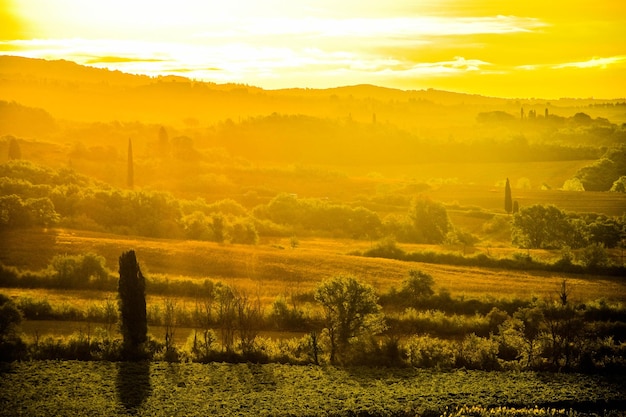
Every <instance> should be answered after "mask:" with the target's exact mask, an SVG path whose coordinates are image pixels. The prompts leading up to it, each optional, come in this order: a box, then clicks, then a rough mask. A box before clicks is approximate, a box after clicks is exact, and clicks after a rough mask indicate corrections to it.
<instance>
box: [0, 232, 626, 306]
mask: <svg viewBox="0 0 626 417" xmlns="http://www.w3.org/2000/svg"><path fill="white" fill-rule="evenodd" d="M369 244H370V243H369V242H363V241H348V240H343V241H335V240H330V239H329V240H324V239H312V240H306V239H301V240H300V245H299V247H298V248H296V249H291V248H290V247H289V244H288V239H284V240H277V241H273V242H265V243H264V244H259V245H256V246H248V245H219V244H216V243H212V242H198V241H176V240H163V239H145V238H141V239H140V238H134V237H120V236H116V235H109V234H99V233H93V232H79V231H68V230H60V229H55V230H47V231H41V230H34V229H31V230H25V231H24V230H20V231H12V232H3V233H2V239H0V261H2V262H3V263H5V264H6V265H14V266H17V267H19V268H25V269H37V268H44V267H45V266H46V265H47V264H48V262H49V261H50V259H52V257H53V256H54V255H57V254H70V255H73V254H81V253H87V252H93V253H96V254H99V255H102V256H104V257H105V259H106V260H107V265H108V267H109V268H110V269H111V270H112V271H114V272H113V273H117V260H118V257H119V255H120V254H121V253H122V251H125V250H128V249H131V248H132V249H135V251H136V253H137V256H138V260H139V263H140V265H141V267H142V271H143V272H144V275H146V276H147V277H150V276H154V277H161V278H163V277H167V278H168V279H170V280H177V279H190V280H197V282H201V281H202V280H204V279H211V280H214V281H223V282H225V283H227V284H229V285H233V286H236V287H239V288H241V289H245V290H246V291H247V292H248V293H249V294H251V295H254V296H255V297H256V296H259V297H261V299H262V302H263V303H264V304H266V305H267V304H269V303H271V302H272V301H273V300H274V299H275V298H276V297H277V296H278V295H281V294H287V295H288V294H292V293H294V292H296V293H306V292H311V291H312V290H313V289H314V288H315V287H316V286H317V285H318V283H319V282H320V281H322V280H323V279H327V278H330V277H332V276H335V275H337V274H348V275H353V276H355V277H357V278H358V279H360V280H362V281H364V282H367V283H370V284H371V285H373V286H374V288H375V289H376V290H377V291H378V292H379V293H384V292H386V291H388V290H389V289H390V288H391V287H392V286H395V287H396V288H399V287H400V285H401V283H402V280H403V279H404V278H406V277H407V275H408V271H409V270H410V269H419V270H422V271H424V272H427V273H429V274H431V275H432V276H433V277H434V280H435V290H439V289H441V288H446V289H448V290H449V291H450V292H451V293H452V295H453V296H457V295H463V296H465V297H471V298H484V297H493V298H503V299H511V298H515V297H517V298H523V299H528V298H529V297H533V296H536V297H539V298H546V297H547V298H550V297H554V296H555V294H556V291H557V290H558V288H559V285H560V283H561V281H562V280H563V279H565V278H566V279H567V280H568V283H569V284H571V286H572V288H573V290H574V293H573V294H572V298H573V299H575V300H577V301H581V302H587V301H592V300H597V299H601V298H604V299H606V300H607V301H617V302H626V283H625V282H624V281H623V280H621V279H617V278H610V277H603V276H591V275H584V276H580V275H574V274H569V275H568V274H555V273H548V272H541V271H532V272H526V271H507V270H499V269H488V268H477V267H461V266H449V265H437V264H425V263H416V262H402V261H396V260H390V259H377V258H364V257H358V256H350V255H347V253H349V252H350V251H352V250H363V249H364V248H367V247H368V246H369ZM280 247H282V248H284V249H281V248H280ZM433 248H434V249H436V247H431V249H433ZM406 249H407V250H414V249H415V247H413V246H407V248H406ZM538 253H539V252H538ZM541 254H543V255H542V256H545V254H544V253H543V252H541ZM531 255H534V252H531ZM1 291H3V289H0V292H1ZM38 291H43V290H38ZM49 294H55V292H54V291H52V290H50V291H49ZM56 294H59V296H60V294H66V295H67V299H66V300H64V301H67V302H71V300H80V299H89V300H93V299H94V298H96V299H97V298H98V297H100V299H102V300H104V299H105V298H106V295H98V293H97V292H96V293H90V292H85V293H83V292H81V291H78V292H75V293H68V292H57V293H56ZM81 294H83V295H81ZM76 302H79V301H76Z"/></svg>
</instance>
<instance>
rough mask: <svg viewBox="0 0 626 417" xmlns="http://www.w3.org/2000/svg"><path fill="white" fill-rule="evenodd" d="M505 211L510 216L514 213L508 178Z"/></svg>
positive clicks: (505, 189)
mask: <svg viewBox="0 0 626 417" xmlns="http://www.w3.org/2000/svg"><path fill="white" fill-rule="evenodd" d="M504 210H505V211H506V212H507V213H509V214H511V212H512V211H513V197H511V184H510V183H509V179H508V178H507V179H506V185H505V186H504Z"/></svg>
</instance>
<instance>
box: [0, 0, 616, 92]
mask: <svg viewBox="0 0 626 417" xmlns="http://www.w3.org/2000/svg"><path fill="white" fill-rule="evenodd" d="M0 7H1V8H0V54H5V55H20V56H26V57H37V58H46V59H68V60H72V61H76V62H78V63H80V64H86V65H92V66H97V67H105V68H110V69H119V70H121V71H125V72H132V73H143V74H149V75H159V74H177V75H183V76H186V77H190V78H196V79H202V80H207V81H214V82H218V83H222V82H236V83H244V84H249V85H255V86H260V87H263V88H270V89H274V88H285V87H311V88H325V87H334V86H341V85H354V84H375V85H381V86H387V87H394V88H401V89H425V88H436V89H444V90H451V91H459V92H467V93H476V94H483V95H492V96H499V97H520V98H525V97H541V98H558V97H596V98H624V97H626V1H621V0H611V1H608V0H597V1H589V0H584V1H583V0H568V1H561V0H555V1H550V0H541V1H538V0H515V1H513V0H475V1H471V0H426V1H420V0H389V1H380V0H377V1H364V0H289V1H285V0H260V1H258V0H227V1H225V0H220V1H217V0H150V1H143V0H108V1H95V0H0Z"/></svg>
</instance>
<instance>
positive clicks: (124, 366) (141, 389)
mask: <svg viewBox="0 0 626 417" xmlns="http://www.w3.org/2000/svg"><path fill="white" fill-rule="evenodd" d="M115 389H116V391H117V399H118V401H119V402H120V404H121V405H122V406H124V408H126V411H128V412H130V413H132V414H135V413H136V412H137V410H138V409H139V408H140V407H141V406H142V404H143V403H144V402H145V401H146V399H147V398H148V397H149V396H150V394H151V393H152V385H151V384H150V362H148V361H142V362H118V364H117V379H116V381H115Z"/></svg>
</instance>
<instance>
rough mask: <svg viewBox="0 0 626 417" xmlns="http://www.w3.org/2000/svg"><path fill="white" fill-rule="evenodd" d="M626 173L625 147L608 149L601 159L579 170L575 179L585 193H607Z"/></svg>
mask: <svg viewBox="0 0 626 417" xmlns="http://www.w3.org/2000/svg"><path fill="white" fill-rule="evenodd" d="M624 172H626V146H624V145H621V146H618V147H613V148H610V149H608V150H607V151H606V153H605V154H604V155H603V156H602V158H601V159H599V160H597V161H596V162H594V163H593V164H592V165H590V166H587V167H584V168H582V169H580V170H579V171H578V172H577V173H576V178H579V179H580V181H581V182H582V184H583V186H584V188H585V190H587V191H609V190H610V189H611V188H612V187H613V184H614V183H615V182H617V181H619V178H620V177H621V176H623V175H624Z"/></svg>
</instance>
